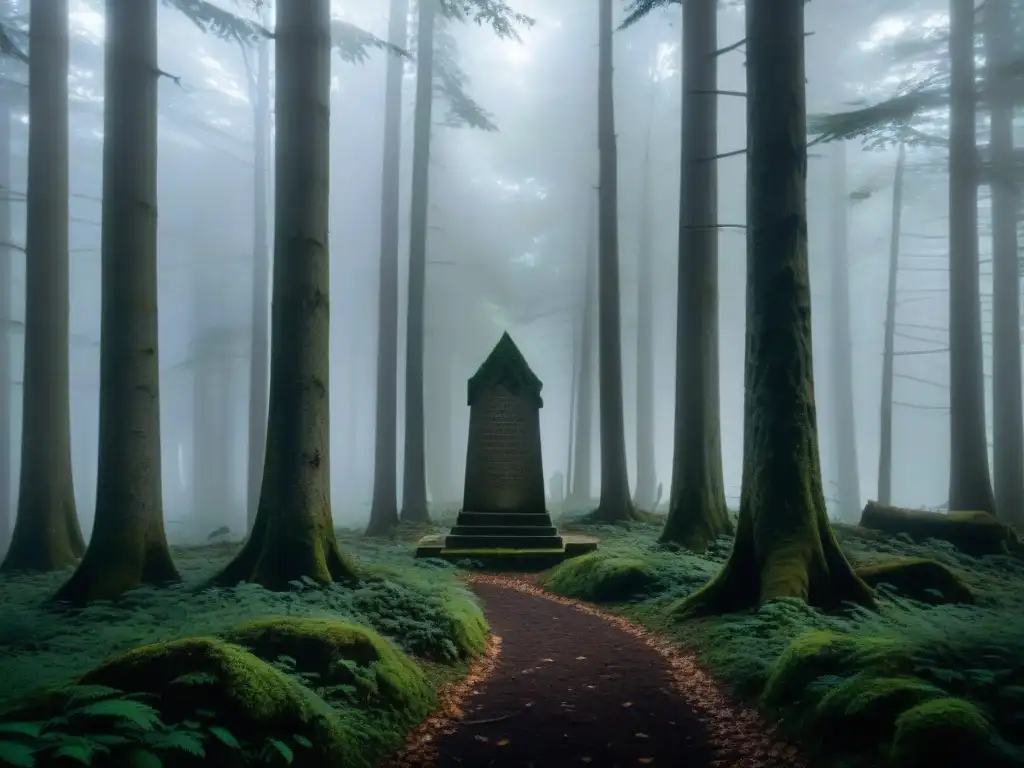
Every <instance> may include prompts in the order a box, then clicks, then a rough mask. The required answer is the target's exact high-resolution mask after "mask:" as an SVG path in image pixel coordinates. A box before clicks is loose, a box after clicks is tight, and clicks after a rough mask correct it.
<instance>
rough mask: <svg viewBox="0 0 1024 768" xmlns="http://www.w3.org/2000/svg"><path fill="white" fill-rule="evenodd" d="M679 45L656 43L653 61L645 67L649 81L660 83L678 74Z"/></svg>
mask: <svg viewBox="0 0 1024 768" xmlns="http://www.w3.org/2000/svg"><path fill="white" fill-rule="evenodd" d="M679 71H680V70H679V45H678V44H677V43H658V48H657V50H656V51H655V52H654V63H653V64H652V65H651V66H650V67H648V68H647V73H648V74H649V75H650V78H651V81H652V82H655V83H660V82H662V81H663V80H668V79H669V78H670V77H673V76H675V75H677V74H679Z"/></svg>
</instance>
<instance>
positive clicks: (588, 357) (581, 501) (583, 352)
mask: <svg viewBox="0 0 1024 768" xmlns="http://www.w3.org/2000/svg"><path fill="white" fill-rule="evenodd" d="M587 222H588V230H587V231H588V236H587V245H586V252H585V253H584V255H583V258H584V259H586V262H585V265H584V268H583V317H582V318H581V320H580V335H579V359H578V361H577V364H578V366H579V368H578V370H577V373H576V392H575V397H574V400H575V402H574V407H575V409H576V412H575V415H574V423H573V429H574V433H573V440H572V442H573V454H572V472H571V473H570V475H569V495H568V497H567V498H566V500H565V508H566V509H570V510H576V509H583V508H584V507H586V506H587V505H588V504H590V499H591V493H592V492H593V487H594V480H593V473H592V464H593V459H592V453H591V451H592V449H593V439H594V438H593V435H594V380H593V375H594V342H595V340H596V337H597V334H596V329H595V328H594V315H595V314H596V313H595V309H596V307H595V306H594V305H595V304H596V303H597V248H596V246H597V237H596V231H597V218H596V216H593V215H592V216H589V217H588V219H587Z"/></svg>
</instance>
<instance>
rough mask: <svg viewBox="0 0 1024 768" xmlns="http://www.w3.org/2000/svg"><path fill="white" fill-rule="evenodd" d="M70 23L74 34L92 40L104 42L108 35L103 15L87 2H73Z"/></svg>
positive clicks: (69, 17) (75, 0) (69, 14)
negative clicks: (104, 37)
mask: <svg viewBox="0 0 1024 768" xmlns="http://www.w3.org/2000/svg"><path fill="white" fill-rule="evenodd" d="M68 22H69V23H70V25H71V31H72V34H78V35H82V36H83V37H87V38H89V39H91V40H97V41H99V40H102V39H103V36H104V35H105V34H106V30H107V22H106V20H105V19H104V18H103V14H102V13H100V12H99V11H96V10H94V9H92V8H90V7H89V5H88V3H86V0H71V9H70V10H69V11H68Z"/></svg>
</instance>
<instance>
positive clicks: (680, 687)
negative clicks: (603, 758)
mask: <svg viewBox="0 0 1024 768" xmlns="http://www.w3.org/2000/svg"><path fill="white" fill-rule="evenodd" d="M467 581H469V582H470V583H474V582H475V583H480V584H494V585H496V586H499V587H506V588H508V589H515V590H518V591H519V592H524V593H526V594H530V595H534V596H536V597H539V598H543V599H545V600H553V601H555V602H557V603H562V604H563V605H568V606H572V607H573V608H575V609H576V610H578V611H582V612H584V613H588V614H591V615H593V616H599V617H601V618H603V619H605V620H606V621H610V622H611V623H612V624H614V625H615V626H617V627H618V628H619V629H621V630H622V631H624V632H627V633H628V634H630V635H633V636H634V637H636V638H637V639H638V640H640V641H642V642H644V643H646V644H647V645H648V646H649V647H650V648H651V649H653V650H654V651H656V652H657V653H658V654H659V655H660V656H661V657H662V658H663V659H664V660H665V663H666V664H667V665H668V667H669V671H670V674H671V677H672V680H673V682H674V687H675V689H676V690H677V691H678V693H679V694H680V695H681V696H682V697H683V698H684V699H685V700H686V703H687V704H689V705H690V706H691V707H692V708H693V709H694V710H695V711H696V712H697V713H698V714H700V715H701V716H702V718H703V720H704V723H705V726H706V727H707V730H708V735H709V738H710V741H711V744H712V747H713V748H714V751H715V754H716V760H715V761H714V763H713V764H712V768H767V767H768V766H771V767H772V768H776V767H779V766H790V767H791V768H806V766H807V761H806V759H805V758H804V757H803V755H802V754H801V753H800V750H799V749H798V748H797V747H795V746H794V745H792V744H790V743H788V742H786V741H785V740H784V739H782V737H781V736H780V735H779V734H778V733H777V732H776V731H775V729H774V728H773V727H772V726H771V725H770V724H769V723H767V722H766V721H765V720H764V719H763V718H762V717H761V716H760V714H759V713H758V712H757V711H756V710H753V709H750V708H744V707H741V706H739V705H738V704H736V703H735V702H733V701H732V700H731V699H730V698H729V697H728V696H727V695H726V694H725V692H724V691H723V690H722V689H721V688H720V687H719V685H718V683H717V682H716V681H715V680H714V678H712V677H711V676H710V675H709V674H708V673H707V672H705V671H704V670H703V669H701V668H700V667H699V666H698V664H697V660H696V658H695V657H694V656H693V655H692V654H687V653H683V652H682V651H680V650H679V649H678V648H676V647H674V646H673V645H672V644H671V643H669V642H668V641H667V640H664V639H662V638H659V637H656V636H654V635H652V634H651V633H649V632H647V631H646V630H645V629H644V628H643V627H641V626H639V625H637V624H634V623H633V622H631V621H629V620H628V619H625V618H623V617H622V616H616V615H615V614H611V613H607V612H606V611H602V610H600V609H598V608H596V607H594V606H593V605H588V604H586V603H582V602H580V601H578V600H570V599H568V598H564V597H559V596H557V595H552V594H550V593H548V592H545V591H544V590H543V589H541V588H540V587H539V586H538V583H537V581H536V578H530V579H527V578H520V577H517V576H507V575H497V574H486V573H473V574H470V575H469V576H468V577H467ZM492 668H493V665H492ZM631 704H632V703H631V702H624V703H623V706H624V707H629V706H631ZM640 762H643V760H640ZM403 765H405V764H403ZM421 765H426V763H421Z"/></svg>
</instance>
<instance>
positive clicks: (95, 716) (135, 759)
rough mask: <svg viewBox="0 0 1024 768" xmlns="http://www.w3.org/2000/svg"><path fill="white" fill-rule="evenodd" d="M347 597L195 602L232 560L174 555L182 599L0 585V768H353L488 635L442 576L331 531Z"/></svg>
mask: <svg viewBox="0 0 1024 768" xmlns="http://www.w3.org/2000/svg"><path fill="white" fill-rule="evenodd" d="M339 541H340V543H341V545H342V547H343V549H345V550H346V551H349V552H351V553H352V554H353V555H355V557H356V559H357V562H358V564H359V566H358V567H359V569H360V577H361V581H360V584H359V585H358V586H357V587H355V588H346V587H342V586H337V587H330V588H326V589H325V588H321V587H319V586H317V585H314V584H305V583H296V584H295V585H293V586H294V589H293V590H292V591H291V592H287V593H273V592H268V591H266V590H264V589H262V588H260V587H257V586H255V585H241V586H239V587H236V588H233V589H207V590H197V589H196V586H197V585H199V584H202V583H204V581H205V580H206V578H207V577H208V576H210V575H211V574H212V573H213V572H214V571H215V570H216V569H217V568H218V567H220V566H222V565H223V564H224V563H225V562H226V561H227V560H228V559H229V558H230V557H231V556H232V554H233V553H234V551H235V547H236V546H237V545H228V544H222V545H216V546H207V547H202V548H191V549H176V550H175V552H174V555H175V560H176V562H177V564H178V566H179V569H180V571H181V573H182V576H183V577H184V583H183V584H181V585H177V586H173V587H170V588H167V589H150V588H141V589H138V590H135V591H133V592H131V593H129V594H128V595H126V596H125V597H123V598H122V599H121V600H119V601H118V602H117V603H107V602H104V603H98V604H94V605H91V606H89V607H88V608H86V609H84V610H82V611H78V612H58V611H56V610H54V609H52V608H47V607H45V604H44V603H45V600H46V599H47V598H49V597H50V596H51V595H52V594H53V592H54V591H55V590H56V588H57V587H58V586H59V585H60V583H61V582H62V581H63V580H64V579H65V578H66V577H67V574H66V573H55V574H44V575H34V576H16V577H5V578H0V592H2V593H3V595H4V612H3V614H4V615H3V620H2V622H0V679H3V682H4V685H3V686H0V713H2V714H0V766H3V767H4V768H7V767H8V766H26V768H31V767H32V766H54V768H60V767H61V766H64V765H69V766H70V765H84V764H89V765H94V766H97V768H107V767H108V766H115V765H116V766H120V765H133V766H140V768H159V767H160V766H161V765H175V766H179V765H180V766H190V765H192V764H193V763H195V764H199V765H205V764H217V765H224V766H228V768H230V767H231V766H249V765H264V764H267V765H293V766H304V765H309V766H320V765H326V764H339V765H340V764H345V765H349V766H363V765H365V766H367V767H368V766H370V765H372V762H373V760H374V759H375V758H376V757H378V756H380V755H381V754H383V753H384V752H386V751H388V750H390V749H392V748H394V747H395V746H397V745H398V744H399V743H400V742H401V740H402V739H403V738H404V736H405V734H406V733H407V732H408V730H409V728H410V727H412V726H413V725H415V724H416V723H417V722H419V721H420V720H422V719H423V718H424V717H425V716H426V715H427V713H428V712H429V711H430V709H431V708H432V706H433V704H434V699H435V692H436V689H437V688H438V687H439V686H440V685H441V684H443V683H444V682H446V681H449V680H452V679H455V678H456V677H458V676H461V675H463V674H464V673H465V671H466V668H467V665H468V663H469V661H470V660H471V659H472V658H473V657H474V656H476V655H477V654H479V653H480V652H481V651H482V650H483V649H484V647H485V645H486V640H487V635H488V632H489V629H488V626H487V623H486V621H485V619H484V617H483V613H482V611H481V610H480V607H479V604H478V602H477V601H476V599H475V598H474V597H473V596H472V594H471V593H470V592H469V591H468V590H467V589H466V588H465V587H464V586H463V585H462V584H460V583H459V582H458V581H457V578H456V576H457V570H456V569H455V568H454V567H452V566H448V565H446V564H443V563H438V562H435V561H416V560H413V559H412V558H411V557H410V556H409V547H408V543H407V542H406V541H404V540H402V539H401V538H400V537H399V538H396V539H393V540H382V541H367V540H365V539H363V538H362V537H359V536H357V535H355V534H354V533H353V532H346V531H341V532H339Z"/></svg>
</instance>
